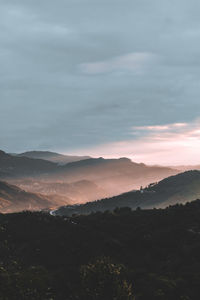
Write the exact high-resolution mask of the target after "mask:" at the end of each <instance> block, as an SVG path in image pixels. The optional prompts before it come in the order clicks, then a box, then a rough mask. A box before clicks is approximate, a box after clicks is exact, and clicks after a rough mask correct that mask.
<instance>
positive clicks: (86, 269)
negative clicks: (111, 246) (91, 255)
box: [81, 257, 134, 300]
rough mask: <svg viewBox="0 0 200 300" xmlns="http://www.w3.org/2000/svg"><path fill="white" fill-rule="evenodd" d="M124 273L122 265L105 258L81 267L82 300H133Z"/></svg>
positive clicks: (130, 288)
mask: <svg viewBox="0 0 200 300" xmlns="http://www.w3.org/2000/svg"><path fill="white" fill-rule="evenodd" d="M124 273H125V267H124V266H123V265H120V264H115V263H113V262H112V261H111V260H110V258H107V257H103V258H98V259H97V260H96V261H95V262H93V263H89V264H87V265H84V266H82V267H81V280H82V291H83V295H82V299H87V300H102V299H104V300H111V299H112V300H134V296H133V289H132V285H131V284H130V283H128V282H127V280H126V279H125V278H124Z"/></svg>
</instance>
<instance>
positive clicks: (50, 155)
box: [16, 151, 90, 165]
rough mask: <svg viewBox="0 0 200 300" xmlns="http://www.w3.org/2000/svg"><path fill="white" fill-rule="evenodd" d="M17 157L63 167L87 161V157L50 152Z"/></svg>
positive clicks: (26, 153) (28, 153) (25, 153)
mask: <svg viewBox="0 0 200 300" xmlns="http://www.w3.org/2000/svg"><path fill="white" fill-rule="evenodd" d="M16 155H17V156H19V157H24V156H25V157H28V158H35V159H44V160H48V161H51V162H54V163H58V164H60V165H64V164H67V163H70V162H75V161H80V160H84V159H89V158H90V157H89V156H74V155H63V154H59V153H56V152H51V151H28V152H24V153H20V154H16Z"/></svg>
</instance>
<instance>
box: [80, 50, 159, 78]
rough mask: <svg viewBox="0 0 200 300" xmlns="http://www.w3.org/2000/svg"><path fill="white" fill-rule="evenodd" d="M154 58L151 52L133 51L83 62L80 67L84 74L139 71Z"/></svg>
mask: <svg viewBox="0 0 200 300" xmlns="http://www.w3.org/2000/svg"><path fill="white" fill-rule="evenodd" d="M153 58H154V55H153V54H151V53H145V52H144V53H143V52H138V53H137V52H135V53H128V54H125V55H121V56H117V57H114V58H111V59H109V60H105V61H98V62H92V63H83V64H81V65H80V69H81V71H82V72H83V73H86V74H102V73H109V72H124V71H129V72H132V71H134V72H139V71H141V70H142V69H143V68H144V67H145V66H147V64H148V63H150V62H151V61H152V60H153Z"/></svg>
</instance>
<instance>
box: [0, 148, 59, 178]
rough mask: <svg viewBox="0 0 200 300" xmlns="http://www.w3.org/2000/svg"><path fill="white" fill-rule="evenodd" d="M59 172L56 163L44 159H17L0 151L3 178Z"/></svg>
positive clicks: (1, 175)
mask: <svg viewBox="0 0 200 300" xmlns="http://www.w3.org/2000/svg"><path fill="white" fill-rule="evenodd" d="M57 170H58V166H57V164H56V163H52V162H49V161H46V160H42V159H31V158H28V157H17V156H13V155H10V154H7V153H5V152H4V151H1V150H0V177H1V178H10V177H24V176H38V175H41V174H45V175H47V174H49V173H52V172H55V171H57Z"/></svg>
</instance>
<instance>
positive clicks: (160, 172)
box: [0, 151, 179, 203]
mask: <svg viewBox="0 0 200 300" xmlns="http://www.w3.org/2000/svg"><path fill="white" fill-rule="evenodd" d="M178 172H179V171H177V170H174V169H172V168H166V167H155V166H152V167H151V166H147V165H144V164H137V163H134V162H132V161H131V160H130V159H128V158H120V159H104V158H90V159H85V160H81V161H77V162H71V163H68V164H65V165H58V164H57V163H53V162H50V161H47V160H43V159H35V158H34V159H33V158H28V157H24V156H13V155H10V154H6V153H5V152H3V151H1V152H0V176H1V179H2V180H4V181H8V182H10V183H12V184H15V185H18V186H20V187H22V188H23V189H25V190H26V191H29V192H38V190H40V192H41V191H42V193H44V194H46V190H48V188H47V185H49V186H50V185H51V187H52V188H53V189H54V190H55V193H56V194H57V197H58V196H63V193H61V192H59V188H58V185H57V186H56V185H55V184H56V183H59V184H62V185H63V186H62V188H64V189H65V193H66V194H67V197H68V196H69V197H70V198H71V196H72V194H73V196H72V199H73V203H74V202H77V203H83V202H87V201H93V200H97V199H101V198H104V197H111V196H114V195H118V194H121V193H124V192H127V191H130V190H133V189H137V188H139V187H140V186H141V185H143V186H146V185H147V184H149V183H151V182H155V181H158V180H161V179H163V178H165V177H167V176H170V175H173V174H177V173H178ZM27 180H29V183H28V184H27ZM74 182H84V183H85V188H84V192H82V191H83V187H82V188H80V186H79V187H77V188H76V190H77V192H76V193H74V192H70V193H68V192H67V190H66V189H68V190H70V191H72V189H74V188H72V185H71V186H70V187H69V186H67V184H72V183H74ZM89 182H90V183H89ZM64 186H65V187H64ZM62 188H61V190H62ZM37 189H38V190H37ZM94 191H96V192H94ZM75 194H76V196H77V197H75ZM48 195H49V193H48Z"/></svg>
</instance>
